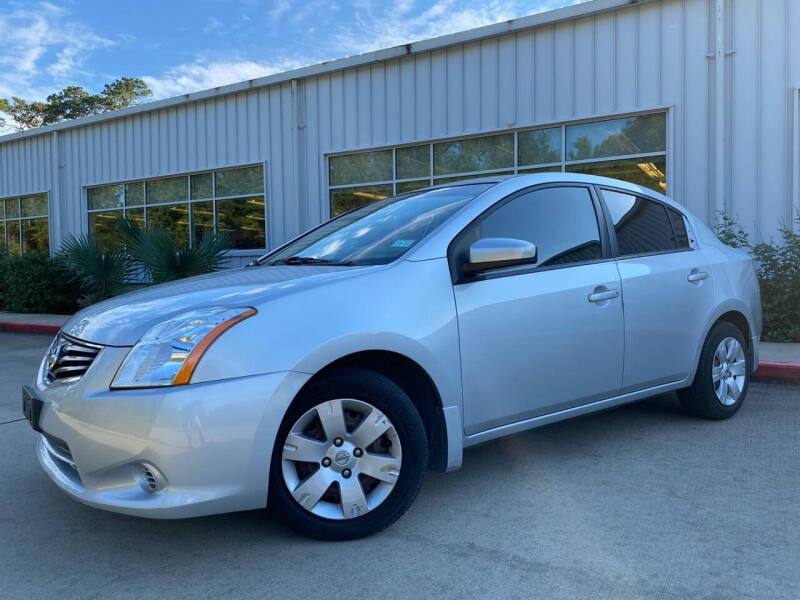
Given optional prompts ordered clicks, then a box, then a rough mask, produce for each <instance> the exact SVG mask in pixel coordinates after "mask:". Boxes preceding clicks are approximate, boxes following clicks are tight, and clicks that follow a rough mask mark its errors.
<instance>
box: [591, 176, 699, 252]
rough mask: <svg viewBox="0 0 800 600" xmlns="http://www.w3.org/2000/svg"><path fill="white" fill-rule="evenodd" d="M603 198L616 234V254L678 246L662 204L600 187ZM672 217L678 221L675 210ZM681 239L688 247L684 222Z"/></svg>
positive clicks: (670, 248) (671, 248)
mask: <svg viewBox="0 0 800 600" xmlns="http://www.w3.org/2000/svg"><path fill="white" fill-rule="evenodd" d="M603 199H604V200H605V203H606V207H607V208H608V212H609V215H610V217H611V222H612V225H613V226H614V232H615V233H616V236H617V246H618V247H619V254H620V256H630V255H634V254H648V253H652V252H669V251H671V250H677V249H678V248H679V245H678V240H677V237H678V236H677V235H676V234H675V233H674V232H673V226H672V223H671V217H670V216H669V215H668V214H667V210H668V209H667V207H665V206H664V205H663V204H661V203H659V202H655V201H654V200H649V199H647V198H642V197H640V196H636V195H633V194H625V193H622V192H617V191H612V190H603ZM673 212H675V211H673ZM676 216H677V217H678V219H680V221H681V223H682V221H683V219H682V217H681V216H680V215H679V214H677V213H676ZM683 238H684V239H685V240H686V247H688V236H687V235H686V227H685V225H683Z"/></svg>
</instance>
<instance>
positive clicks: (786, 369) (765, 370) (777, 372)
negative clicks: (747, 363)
mask: <svg viewBox="0 0 800 600" xmlns="http://www.w3.org/2000/svg"><path fill="white" fill-rule="evenodd" d="M753 379H759V380H762V381H793V382H800V365H798V364H794V363H780V362H763V361H762V362H760V363H758V370H756V372H755V373H753Z"/></svg>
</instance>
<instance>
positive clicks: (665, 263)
mask: <svg viewBox="0 0 800 600" xmlns="http://www.w3.org/2000/svg"><path fill="white" fill-rule="evenodd" d="M617 266H618V268H619V273H620V277H621V278H622V302H623V304H624V306H625V374H624V377H623V385H622V393H628V392H632V391H636V390H639V389H642V388H646V387H651V386H654V385H660V384H662V383H669V382H674V381H681V380H683V379H685V378H686V377H687V376H688V375H689V373H690V372H691V371H692V370H693V368H694V350H695V348H696V345H697V339H698V336H699V335H700V332H701V331H702V330H703V326H704V324H705V323H706V321H707V320H708V316H709V315H710V314H711V312H712V311H713V310H714V307H715V304H716V302H715V300H716V296H715V293H714V285H715V281H714V280H715V277H714V276H713V268H712V265H711V264H709V261H708V257H707V256H706V254H705V253H704V252H702V251H700V250H687V251H685V252H667V253H663V254H655V255H651V256H640V257H633V258H622V259H620V260H618V261H617ZM691 274H696V275H701V274H704V276H706V278H705V279H699V280H697V281H689V279H688V278H689V276H690V275H691Z"/></svg>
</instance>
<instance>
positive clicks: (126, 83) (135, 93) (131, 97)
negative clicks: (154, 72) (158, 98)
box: [100, 77, 153, 110]
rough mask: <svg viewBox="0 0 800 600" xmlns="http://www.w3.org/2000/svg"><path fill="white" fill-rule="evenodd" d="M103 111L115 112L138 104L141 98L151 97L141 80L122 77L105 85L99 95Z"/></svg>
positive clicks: (148, 89)
mask: <svg viewBox="0 0 800 600" xmlns="http://www.w3.org/2000/svg"><path fill="white" fill-rule="evenodd" d="M100 95H101V97H102V102H103V106H104V108H105V110H117V109H119V108H127V107H129V106H133V105H134V104H139V103H140V102H141V101H142V99H143V98H147V97H149V96H152V95H153V92H152V91H150V88H148V87H147V84H146V83H145V82H144V81H142V80H141V79H133V78H131V77H123V78H122V79H115V80H114V81H113V82H111V83H107V84H106V85H105V87H104V88H103V92H102V93H101V94H100Z"/></svg>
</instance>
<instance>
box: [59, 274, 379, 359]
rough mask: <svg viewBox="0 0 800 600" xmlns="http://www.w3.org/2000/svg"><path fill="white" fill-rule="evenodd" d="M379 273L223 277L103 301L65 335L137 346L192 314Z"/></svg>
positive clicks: (205, 277) (206, 277)
mask: <svg viewBox="0 0 800 600" xmlns="http://www.w3.org/2000/svg"><path fill="white" fill-rule="evenodd" d="M376 268H379V267H334V266H324V265H302V266H300V265H292V266H275V267H247V268H240V269H234V270H229V271H218V272H216V273H210V274H208V275H200V276H198V277H191V278H188V279H181V280H180V281H174V282H170V283H164V284H161V285H155V286H151V287H147V288H145V289H142V290H139V291H136V292H131V293H128V294H123V295H121V296H117V297H115V298H111V299H109V300H104V301H103V302H99V303H97V304H94V305H92V306H89V307H88V308H85V309H83V310H82V311H80V312H78V313H77V314H75V315H74V316H73V317H72V318H71V319H70V320H69V321H67V323H66V324H65V325H64V327H63V328H62V331H63V332H64V333H66V334H67V335H71V336H73V337H76V338H78V339H81V340H85V341H88V342H94V343H97V344H101V345H105V346H132V345H133V344H135V343H136V342H137V341H139V339H140V338H141V337H142V335H144V334H145V333H146V332H147V331H148V330H149V329H150V328H151V327H153V326H155V325H157V324H158V323H161V322H162V321H165V320H167V319H169V318H171V317H174V316H177V315H180V314H183V313H186V312H189V311H191V310H195V309H198V308H206V307H218V306H223V307H237V306H253V307H256V308H258V307H259V305H261V304H263V303H264V302H267V301H269V300H271V299H273V298H277V297H279V296H283V295H287V294H293V293H298V292H300V291H302V290H304V289H308V288H310V287H317V286H319V285H324V284H326V283H329V282H331V281H338V280H341V279H344V278H349V277H357V276H359V275H363V274H364V273H365V272H366V271H371V270H373V269H376Z"/></svg>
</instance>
